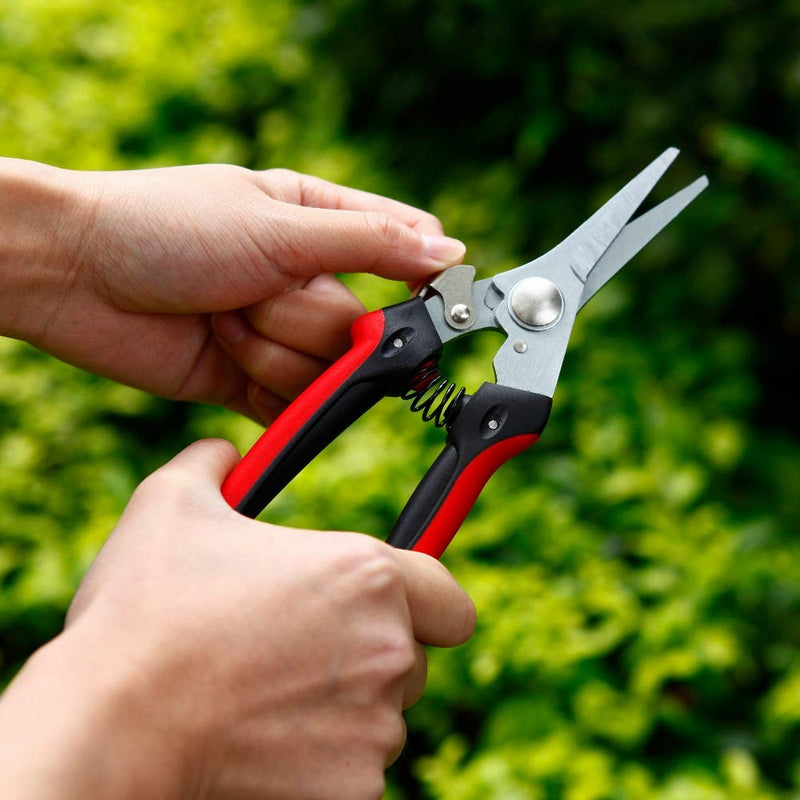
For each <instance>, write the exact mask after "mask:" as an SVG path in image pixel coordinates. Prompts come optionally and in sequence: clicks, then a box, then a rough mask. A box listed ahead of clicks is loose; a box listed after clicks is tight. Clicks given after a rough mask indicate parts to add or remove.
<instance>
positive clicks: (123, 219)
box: [0, 159, 464, 421]
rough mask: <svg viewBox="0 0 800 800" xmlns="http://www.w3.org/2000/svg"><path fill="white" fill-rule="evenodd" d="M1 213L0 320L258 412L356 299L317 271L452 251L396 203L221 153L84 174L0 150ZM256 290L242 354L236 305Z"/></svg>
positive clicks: (96, 366)
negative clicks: (249, 166) (250, 373)
mask: <svg viewBox="0 0 800 800" xmlns="http://www.w3.org/2000/svg"><path fill="white" fill-rule="evenodd" d="M0 221H3V223H4V226H3V227H4V236H5V242H4V248H3V250H1V251H0V284H2V288H3V290H4V291H3V292H2V293H0V332H3V333H7V334H10V335H13V336H17V337H18V338H22V339H26V340H28V341H30V342H32V343H33V344H35V345H36V346H37V347H39V348H40V349H42V350H45V351H47V352H50V353H52V354H54V355H56V356H58V357H59V358H62V359H63V360H65V361H69V362H71V363H73V364H76V365H78V366H80V367H83V368H85V369H88V370H91V371H93V372H96V373H98V374H101V375H105V376H107V377H111V378H114V379H116V380H119V381H122V382H124V383H128V384H130V385H133V386H137V387H139V388H142V389H146V390H148V391H151V392H154V393H156V394H160V395H164V396H167V397H172V398H175V399H181V400H200V401H204V402H213V403H218V404H221V405H227V406H229V407H231V408H234V409H237V410H239V411H241V412H243V413H246V414H248V415H250V416H252V417H254V418H256V419H262V420H264V421H268V420H270V419H272V418H274V417H275V416H276V415H277V413H279V412H280V410H281V409H282V407H283V406H284V405H285V403H286V401H287V400H290V399H292V398H293V397H294V396H295V395H296V394H298V392H299V391H300V390H301V389H302V388H304V387H305V386H306V385H307V384H308V383H309V382H310V381H311V380H313V379H314V378H315V377H316V376H317V375H318V374H319V373H320V372H321V371H322V370H323V369H324V368H325V367H326V366H327V365H328V364H329V363H330V362H331V361H332V360H334V359H336V358H337V357H338V356H339V355H341V353H342V352H343V351H344V350H345V349H346V348H347V346H348V344H349V339H348V336H347V332H348V329H349V327H350V324H351V323H352V322H353V320H354V319H355V318H356V317H357V316H358V315H359V314H361V313H363V310H364V309H363V307H362V305H361V303H360V302H359V301H358V300H357V299H356V298H355V297H354V296H353V295H352V294H351V293H350V292H349V291H348V290H347V289H346V288H345V287H344V286H343V285H342V284H341V283H340V282H339V281H338V280H336V279H335V278H334V277H333V275H332V274H331V273H334V272H354V271H364V272H373V273H375V274H376V275H381V276H383V277H386V278H392V279H398V280H407V281H414V280H417V281H418V280H421V279H424V278H426V277H427V276H429V275H431V274H432V273H435V272H437V271H440V270H442V269H444V268H446V267H448V266H451V265H453V264H455V263H457V262H459V261H460V260H461V258H462V256H463V254H464V246H463V245H462V244H461V243H460V242H457V241H455V240H453V239H448V238H446V237H444V236H442V228H441V225H440V224H439V222H438V220H437V219H436V218H435V217H433V216H431V215H430V214H427V213H425V212H423V211H419V210H418V209H415V208H412V207H410V206H407V205H403V204H402V203H398V202H395V201H392V200H388V199H386V198H383V197H379V196H377V195H372V194H368V193H366V192H361V191H356V190H353V189H346V188H343V187H340V186H336V185H335V184H332V183H327V182H325V181H321V180H318V179H316V178H310V177H308V176H304V175H299V174H297V173H294V172H290V171H288V170H267V171H264V172H253V171H250V170H246V169H242V168H239V167H232V166H224V165H206V166H193V167H174V168H167V169H153V170H142V171H136V172H106V173H101V172H96V173H91V172H71V171H67V170H58V169H54V168H52V167H46V166H44V165H41V164H34V163H32V162H23V161H16V160H13V159H2V160H0ZM264 300H268V302H267V303H262V304H261V305H260V306H259V310H258V312H257V323H258V325H259V330H260V334H261V336H259V338H258V345H257V353H253V352H251V351H252V350H253V346H252V343H253V342H254V341H255V340H254V339H253V338H252V329H251V328H250V326H249V322H248V319H249V317H250V316H252V315H251V312H250V311H248V310H247V309H248V307H249V306H251V305H252V304H254V303H256V302H258V301H264ZM236 309H245V313H244V314H238V313H232V312H234V311H235V310H236ZM211 312H231V313H227V314H224V315H222V316H221V317H219V318H218V319H217V320H216V323H215V327H216V331H217V334H218V337H219V340H220V341H223V342H226V343H227V345H228V346H231V347H234V348H235V349H236V352H237V354H238V355H239V356H241V353H242V352H243V351H247V353H248V355H249V360H248V363H249V361H252V359H254V358H255V359H257V361H258V374H259V375H260V376H262V378H263V379H264V382H265V383H266V386H265V387H264V388H262V389H261V390H260V391H259V387H258V386H257V385H256V384H255V383H253V382H252V381H251V380H249V379H248V377H247V375H246V374H245V373H244V372H243V371H242V370H241V369H240V368H239V366H238V365H237V363H236V362H235V361H234V360H233V359H231V358H230V357H229V356H228V354H227V353H226V350H225V349H224V348H223V346H221V344H220V342H219V341H218V340H217V338H215V337H214V336H213V335H212V327H211V317H210V314H211ZM248 334H250V337H249V338H248ZM246 360H247V359H246Z"/></svg>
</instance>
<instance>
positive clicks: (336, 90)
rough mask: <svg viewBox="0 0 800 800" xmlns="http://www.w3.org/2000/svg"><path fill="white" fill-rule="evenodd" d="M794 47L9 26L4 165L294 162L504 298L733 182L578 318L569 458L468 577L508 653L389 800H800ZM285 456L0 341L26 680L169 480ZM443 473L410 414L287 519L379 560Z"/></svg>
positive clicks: (515, 508)
mask: <svg viewBox="0 0 800 800" xmlns="http://www.w3.org/2000/svg"><path fill="white" fill-rule="evenodd" d="M799 45H800V4H799V3H798V2H797V0H770V1H769V2H763V1H762V2H755V0H671V1H670V2H667V0H638V2H635V3H634V2H620V1H619V0H603V2H589V1H588V0H540V2H524V0H516V1H512V0H509V2H503V3H501V2H492V0H461V1H460V2H458V1H457V0H438V2H435V3H431V2H423V0H385V1H384V2H379V3H378V2H369V0H329V1H328V2H324V3H323V2H306V1H305V0H261V1H260V2H259V1H258V0H196V1H195V2H192V3H185V4H184V3H164V2H162V0H135V2H129V3H109V2H107V0H17V2H15V3H10V2H8V3H2V4H0V153H2V155H6V156H18V157H23V158H29V159H35V160H39V161H45V162H49V163H53V164H56V165H59V166H63V167H71V168H75V169H120V168H140V167H152V166H161V165H172V164H183V163H197V162H211V161H214V162H220V161H221V162H231V163H235V164H240V165H244V166H248V167H252V168H266V167H271V166H285V167H290V168H293V169H296V170H300V171H305V172H309V173H312V174H315V175H319V176H322V177H325V178H328V179H330V180H334V181H339V182H342V183H345V184H348V185H352V186H357V187H360V188H364V189H369V190H372V191H376V192H380V193H383V194H387V195H390V196H393V197H397V198H399V199H402V200H405V201H407V202H410V203H413V204H416V205H418V206H421V207H424V208H427V209H429V210H431V211H433V212H434V213H436V214H438V215H439V216H440V218H441V219H442V221H443V222H444V225H445V230H446V231H447V232H448V233H449V234H451V235H453V236H458V237H460V238H462V239H463V240H464V241H465V242H466V243H467V245H468V252H467V261H468V263H473V264H475V265H476V266H477V267H478V269H479V277H482V276H483V275H486V274H489V273H491V272H494V271H496V270H498V269H503V268H508V267H511V266H514V265H516V264H518V263H522V262H524V261H528V260H530V259H531V258H532V257H534V256H535V255H538V254H540V253H541V252H543V251H544V250H545V249H547V248H548V247H550V246H551V245H553V244H555V243H556V242H558V241H559V240H560V239H561V238H563V237H564V236H565V235H566V234H567V233H569V232H570V231H571V230H572V229H573V228H574V227H576V226H577V224H578V223H580V222H581V221H582V220H583V219H584V218H585V217H586V216H587V215H588V214H589V213H591V212H592V211H593V210H594V209H595V208H596V207H598V206H599V205H600V204H601V203H602V202H604V201H605V200H606V199H607V198H608V197H609V196H610V195H611V194H612V193H613V192H615V191H616V190H617V189H618V188H619V187H620V186H621V185H622V184H623V183H624V182H625V181H626V180H628V179H629V178H630V177H632V176H633V175H634V174H635V173H636V172H638V171H639V170H640V169H641V168H642V167H644V166H645V165H646V164H647V163H648V162H649V161H650V160H651V159H653V158H654V157H655V156H656V155H658V154H659V153H660V152H661V151H662V150H664V149H665V148H666V147H668V146H670V145H675V146H678V147H680V148H681V150H682V155H681V157H680V158H679V159H678V161H677V162H676V163H675V165H674V166H673V168H672V169H671V170H670V173H669V174H668V175H667V177H666V178H665V179H664V180H663V181H662V184H663V185H660V186H659V187H658V189H657V191H656V192H655V196H654V198H653V202H657V201H658V200H660V199H663V198H664V197H666V196H668V195H669V194H671V193H672V192H673V191H675V190H676V189H678V188H680V187H681V186H683V185H684V184H686V183H688V182H689V181H691V180H692V179H694V178H695V177H696V176H698V175H699V174H701V173H706V174H708V176H709V178H710V180H711V186H710V188H709V189H708V190H706V192H705V193H704V194H703V195H702V196H701V197H700V198H699V199H698V200H697V201H696V202H695V203H694V204H693V205H692V206H691V207H690V208H689V209H688V210H687V211H686V212H684V214H683V215H682V216H681V217H679V219H678V220H677V221H676V222H675V223H673V224H672V225H671V226H670V227H669V228H668V229H667V231H666V232H665V233H664V234H662V235H661V236H660V237H659V238H658V239H657V240H656V241H654V242H653V243H652V244H651V245H650V246H649V247H648V248H647V249H646V250H645V251H644V252H643V253H642V254H641V255H639V256H638V257H637V258H636V259H635V260H634V261H633V262H631V264H630V265H629V266H628V267H627V268H626V269H625V270H624V271H623V273H622V274H621V275H620V276H619V277H618V278H616V279H615V280H614V281H613V282H612V283H611V284H609V286H608V287H607V288H606V289H604V290H603V292H601V293H600V294H599V295H598V297H597V298H596V300H595V301H593V302H592V303H591V304H589V305H588V306H587V307H586V309H585V311H584V312H583V313H582V314H581V318H580V320H579V321H578V324H577V327H576V330H575V333H574V336H573V342H572V345H571V348H570V352H569V355H568V358H567V361H566V363H565V366H564V370H563V373H562V380H561V383H560V385H559V389H558V391H557V394H556V397H555V404H554V411H553V415H552V417H551V421H550V424H549V427H548V429H547V431H546V434H545V437H544V438H543V440H542V442H540V443H539V444H538V445H537V446H536V447H535V448H533V450H531V451H529V452H528V453H527V454H525V455H524V456H522V457H520V458H518V459H516V460H515V461H514V462H512V463H510V464H509V465H507V466H506V467H504V468H503V470H501V472H500V474H498V475H497V476H496V477H495V478H494V479H493V480H492V482H491V483H490V484H489V486H488V487H487V490H486V491H485V492H484V494H483V495H482V497H481V498H480V500H479V502H478V504H477V506H476V508H475V509H474V511H473V513H472V514H471V515H470V517H469V519H468V520H467V522H466V523H465V525H464V526H463V528H462V531H461V533H460V534H459V536H458V537H457V538H456V540H455V542H454V544H453V546H452V547H451V548H450V550H449V551H448V553H447V554H446V557H445V561H446V563H447V564H448V566H449V567H450V568H451V569H452V571H453V572H454V573H455V574H456V576H457V577H458V578H459V579H460V580H461V581H462V583H463V584H464V585H465V586H466V588H467V589H468V590H469V591H470V592H471V594H472V596H473V597H474V599H475V601H476V603H477V606H478V609H479V618H480V622H479V627H478V631H477V633H476V635H475V637H474V639H473V640H472V641H471V642H470V643H469V644H468V645H466V646H464V647H462V648H459V649H458V650H456V651H453V652H436V653H432V654H431V670H430V684H429V690H428V693H427V695H426V697H425V698H424V699H423V701H422V702H421V703H420V704H419V705H418V706H417V707H416V708H415V709H414V710H413V711H412V712H411V713H410V714H409V742H408V746H407V748H406V751H405V754H404V756H403V757H402V758H401V760H400V761H399V762H398V764H397V765H396V766H395V767H394V768H393V770H392V773H391V786H390V789H389V791H388V793H387V797H389V798H393V799H394V800H399V799H400V798H406V799H411V798H442V799H444V798H446V799H447V800H562V799H563V800H717V798H742V800H744V799H745V798H747V800H777V799H778V798H780V799H781V800H788V798H798V797H800V542H799V541H798V536H797V533H798V523H800V437H798V427H799V426H798V400H797V398H798V393H797V389H796V388H795V387H796V385H797V381H798V378H800V360H799V359H798V353H799V352H800V350H799V349H798V341H799V339H800V270H798V269H797V267H796V264H797V261H798V243H797V237H796V230H797V226H798V222H800V213H799V212H800V153H799V152H798V145H799V144H800V46H799ZM350 284H351V285H352V286H353V288H354V290H355V291H356V292H357V293H358V294H359V296H360V297H361V298H362V299H363V300H364V302H365V304H366V305H367V307H368V308H370V309H372V308H376V307H379V306H380V305H384V304H385V303H387V302H394V301H399V300H402V299H404V298H405V296H406V289H405V287H404V286H402V285H394V284H390V283H387V282H382V281H378V280H376V279H374V278H363V277H355V278H353V279H352V280H350ZM497 343H498V340H497V339H495V338H493V337H492V336H491V335H489V336H488V337H487V338H483V337H481V336H476V337H474V338H473V339H472V340H470V341H469V344H468V346H467V347H466V349H465V351H464V352H462V353H460V354H459V357H456V358H453V359H448V361H447V363H446V369H447V371H448V373H449V374H450V376H451V377H453V378H454V379H456V380H458V381H460V382H462V383H464V384H466V385H467V387H468V388H470V389H475V388H477V386H478V385H479V384H480V383H481V381H483V380H485V379H491V377H492V374H491V356H492V353H493V351H494V349H495V348H496V346H497ZM258 433H259V430H258V428H257V427H256V426H255V425H254V424H253V423H250V422H247V421H244V420H241V419H238V418H236V417H235V416H234V415H233V414H231V413H228V412H225V411H221V410H217V409H212V408H207V407H199V406H191V405H188V404H175V403H170V402H167V401H164V400H159V399H155V398H152V397H149V396H147V395H144V394H142V393H140V392H137V391H134V390H132V389H128V388H125V387H121V386H117V385H113V384H111V383H109V382H107V381H104V380H101V379H99V378H95V377H92V376H90V375H87V374H84V373H81V372H79V371H77V370H75V369H72V368H70V367H67V366H65V365H63V364H60V363H58V362H56V361H54V360H52V359H50V358H46V357H44V356H42V355H40V354H38V353H37V352H35V351H33V350H32V349H30V348H29V347H27V346H24V345H22V344H21V343H18V342H15V341H10V340H0V453H1V454H2V468H1V469H0V582H1V583H2V587H1V589H0V674H1V675H2V680H3V681H4V682H6V681H8V680H10V678H11V677H12V676H13V674H14V673H15V671H16V670H17V669H18V668H19V666H20V665H21V663H22V662H23V661H24V660H25V658H26V657H27V656H28V655H29V653H30V652H31V651H32V650H33V649H34V648H36V647H37V646H38V645H39V644H40V643H42V642H43V641H45V640H46V639H48V638H49V637H52V636H53V635H55V634H56V633H57V632H58V631H59V629H60V627H61V625H62V621H63V616H64V612H65V609H66V606H67V604H68V602H69V599H70V597H71V594H72V592H73V591H74V589H75V587H76V585H77V583H78V581H79V580H80V578H81V575H82V574H83V573H84V571H85V570H86V568H87V566H88V564H89V563H90V561H91V559H92V557H93V556H94V554H95V553H96V551H97V550H98V548H99V547H100V545H101V544H102V542H103V541H104V539H105V537H106V536H107V534H108V532H109V531H110V530H111V528H112V527H113V525H114V523H115V520H116V518H117V517H118V515H119V513H120V511H121V510H122V508H123V506H124V504H125V502H126V500H127V498H128V497H129V495H130V493H131V492H132V490H133V489H134V487H135V486H136V484H137V483H138V482H139V481H140V480H141V479H142V478H143V477H144V476H145V475H146V474H147V473H148V472H149V471H151V470H152V469H154V468H156V467H157V466H159V465H160V464H161V463H163V462H164V461H165V460H166V459H167V458H169V457H170V456H171V455H172V454H173V453H175V452H176V451H177V450H178V449H179V448H180V447H182V446H184V445H185V444H187V443H189V442H190V441H192V440H194V439H196V438H198V437H200V436H206V435H215V436H227V437H229V438H231V439H233V440H234V441H235V442H236V443H237V444H238V445H239V446H240V447H242V448H245V447H247V446H249V445H250V444H251V443H252V442H253V441H254V440H255V438H256V436H257V435H258ZM441 445H442V435H441V431H437V430H435V429H432V428H431V427H429V426H425V425H423V424H422V423H421V422H420V420H419V419H418V417H417V416H412V415H411V414H409V413H408V411H407V408H406V407H405V404H404V403H402V402H401V401H399V400H396V401H394V400H389V401H385V402H384V403H383V404H382V405H381V406H380V407H379V408H377V409H376V410H375V411H373V412H372V413H370V414H369V415H368V416H367V417H366V418H365V419H363V420H362V421H361V422H359V423H358V424H357V425H356V426H355V427H354V428H353V429H351V430H350V431H349V432H348V434H347V435H345V436H343V437H342V438H340V440H339V441H338V442H336V443H335V445H334V446H333V447H331V448H330V449H329V450H328V451H327V452H326V453H325V454H323V456H322V457H320V459H318V461H317V462H315V463H314V464H313V465H312V466H311V467H310V468H309V469H308V470H307V471H306V472H305V473H304V475H303V476H302V478H301V479H300V480H298V481H297V482H295V483H294V484H293V486H292V487H290V488H289V489H288V490H287V491H285V492H284V493H283V495H282V496H281V497H280V498H279V499H278V500H277V501H276V502H275V503H274V504H273V505H272V506H271V508H270V509H269V510H268V512H267V515H266V517H267V518H268V519H270V520H271V521H275V522H279V523H284V524H288V525H293V526H310V527H315V528H342V529H350V530H362V531H368V532H372V533H375V534H377V535H381V536H384V535H385V534H386V532H387V531H388V530H389V529H390V527H391V524H392V522H393V520H394V518H395V516H396V514H397V513H398V511H399V509H400V508H401V507H402V505H403V504H404V502H405V500H406V498H407V497H408V495H409V494H410V492H411V490H412V488H413V487H414V485H415V484H416V482H417V481H418V479H419V477H420V476H421V475H422V473H423V472H424V470H425V469H426V468H427V465H428V464H429V463H430V462H431V461H432V460H433V458H434V456H435V454H436V453H437V452H438V449H439V448H440V447H441Z"/></svg>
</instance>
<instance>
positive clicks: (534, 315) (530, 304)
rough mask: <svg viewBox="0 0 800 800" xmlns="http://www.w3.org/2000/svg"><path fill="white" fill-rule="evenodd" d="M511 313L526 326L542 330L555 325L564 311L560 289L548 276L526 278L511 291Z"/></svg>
mask: <svg viewBox="0 0 800 800" xmlns="http://www.w3.org/2000/svg"><path fill="white" fill-rule="evenodd" d="M509 306H510V307H511V313H512V314H513V315H514V317H515V318H516V319H517V321H518V322H520V323H522V324H523V325H524V326H525V327H526V328H533V329H534V330H542V329H544V328H549V327H550V326H552V325H555V324H556V322H558V321H559V320H560V319H561V314H562V313H563V312H564V297H563V295H562V294H561V291H560V289H559V288H558V286H556V285H555V284H554V283H553V282H552V281H549V280H547V278H525V279H524V280H521V281H520V282H519V283H518V284H517V285H516V286H515V287H514V288H513V290H512V291H511V297H510V298H509Z"/></svg>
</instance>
